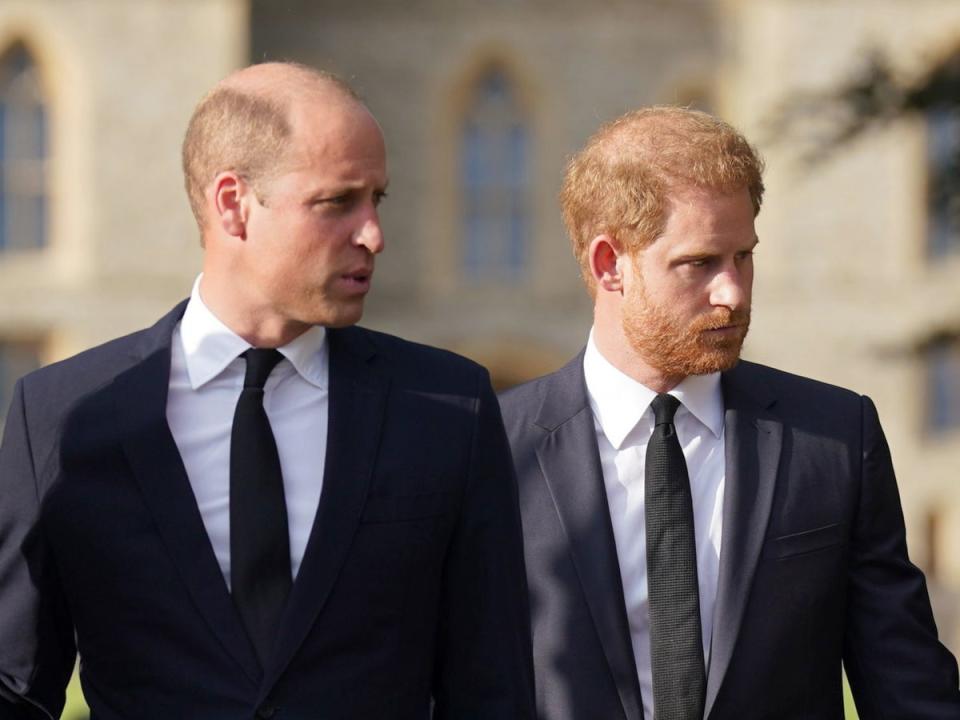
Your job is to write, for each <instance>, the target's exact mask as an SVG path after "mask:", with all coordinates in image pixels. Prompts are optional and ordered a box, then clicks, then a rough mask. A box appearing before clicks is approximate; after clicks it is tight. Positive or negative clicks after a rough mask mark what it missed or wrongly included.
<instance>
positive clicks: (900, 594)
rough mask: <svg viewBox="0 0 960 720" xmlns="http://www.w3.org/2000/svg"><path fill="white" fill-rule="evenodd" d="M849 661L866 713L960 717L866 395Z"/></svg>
mask: <svg viewBox="0 0 960 720" xmlns="http://www.w3.org/2000/svg"><path fill="white" fill-rule="evenodd" d="M861 404H862V426H861V427H862V441H863V451H862V457H861V477H860V497H859V505H858V508H857V516H856V519H855V521H854V525H853V531H852V540H851V542H852V546H851V555H850V576H849V577H850V581H849V601H848V604H847V608H848V610H847V625H846V633H845V636H844V665H845V667H846V671H847V676H848V678H849V680H850V685H851V688H852V690H853V694H854V699H855V701H856V704H857V711H858V713H859V714H860V717H862V718H886V719H889V720H893V719H894V718H897V719H899V718H902V719H903V720H906V719H907V718H910V720H923V719H931V720H932V719H934V718H937V719H940V718H943V719H944V720H945V719H946V718H951V719H952V720H956V719H957V718H960V691H958V676H957V663H956V660H954V658H953V656H951V654H950V652H949V651H948V650H947V649H946V648H945V647H944V646H943V645H942V644H941V643H940V642H939V641H938V639H937V628H936V625H935V624H934V620H933V613H932V612H931V610H930V600H929V598H928V595H927V588H926V583H925V581H924V578H923V574H922V573H921V572H920V570H919V569H917V568H916V567H915V566H914V565H913V564H912V563H911V562H910V560H909V558H908V557H907V544H906V533H905V530H904V522H903V512H902V510H901V506H900V496H899V493H898V491H897V482H896V478H895V476H894V472H893V464H892V461H891V458H890V451H889V449H888V447H887V442H886V439H885V438H884V435H883V430H882V429H881V427H880V420H879V418H878V417H877V410H876V408H875V407H874V405H873V402H871V400H870V399H869V398H862V400H861Z"/></svg>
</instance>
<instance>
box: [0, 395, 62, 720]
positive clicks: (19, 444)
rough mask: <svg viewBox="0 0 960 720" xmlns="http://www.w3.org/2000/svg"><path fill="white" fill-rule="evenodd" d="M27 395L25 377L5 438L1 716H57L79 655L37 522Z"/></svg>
mask: <svg viewBox="0 0 960 720" xmlns="http://www.w3.org/2000/svg"><path fill="white" fill-rule="evenodd" d="M25 394H26V392H25V389H24V383H23V380H21V381H20V382H18V383H17V385H16V388H15V389H14V393H13V400H12V403H11V406H10V410H9V413H8V415H7V421H6V428H5V431H4V436H3V442H2V444H0V717H3V718H8V717H9V718H11V720H26V719H27V718H47V717H49V718H57V717H59V716H60V712H61V710H62V709H63V704H64V692H65V688H66V686H67V682H68V681H69V679H70V673H71V672H72V670H73V665H74V660H75V654H76V651H75V646H74V640H73V630H72V626H71V623H70V620H69V617H68V614H67V611H66V603H65V602H64V599H63V597H62V594H61V592H60V588H59V583H58V581H57V579H56V568H55V567H54V562H53V558H52V557H51V555H50V552H49V548H48V547H47V544H46V542H45V540H44V537H43V533H42V531H41V529H40V525H39V518H40V510H41V497H40V493H39V491H38V483H37V474H36V472H35V467H34V460H33V458H34V456H33V452H32V447H31V438H30V433H29V429H28V421H27V403H26V398H25Z"/></svg>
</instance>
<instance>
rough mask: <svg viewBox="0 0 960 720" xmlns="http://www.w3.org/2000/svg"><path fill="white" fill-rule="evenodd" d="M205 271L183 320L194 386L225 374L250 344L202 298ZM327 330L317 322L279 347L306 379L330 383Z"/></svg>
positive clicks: (185, 350)
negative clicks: (214, 312)
mask: <svg viewBox="0 0 960 720" xmlns="http://www.w3.org/2000/svg"><path fill="white" fill-rule="evenodd" d="M202 277H203V274H202V273H201V274H200V275H199V276H198V277H197V279H196V281H194V283H193V291H192V292H191V293H190V301H189V302H188V303H187V308H186V310H185V311H184V313H183V318H182V319H181V320H180V341H181V343H182V345H183V353H184V356H185V357H186V363H187V376H188V377H189V378H190V386H191V387H192V388H193V389H194V390H196V389H197V388H199V387H201V386H203V385H205V384H206V383H208V382H210V380H212V379H213V378H215V377H217V376H218V375H219V374H220V373H222V372H223V371H224V370H225V369H226V367H227V366H228V365H229V364H230V363H231V362H233V361H234V360H235V359H236V358H237V357H238V356H239V355H240V354H241V353H242V352H244V351H245V350H248V349H249V348H250V347H252V346H251V345H250V343H248V342H247V341H246V340H244V339H243V338H242V337H240V336H239V335H237V334H236V333H235V332H233V330H231V329H230V328H228V327H227V326H226V325H224V324H223V322H221V320H220V319H219V318H218V317H217V316H216V315H214V314H213V312H212V311H211V310H210V308H208V307H207V305H206V304H205V303H204V302H203V298H201V297H200V279H201V278H202ZM326 338H327V335H326V330H325V329H324V328H323V327H321V326H319V325H314V326H313V327H311V328H310V329H309V330H307V331H306V332H305V333H303V334H301V335H299V336H298V337H296V338H295V339H294V340H292V341H291V342H289V343H287V344H286V345H284V346H283V347H280V348H277V349H278V350H279V351H280V353H281V354H282V355H283V356H284V357H285V358H287V360H289V361H290V363H291V364H292V365H293V367H294V368H295V369H296V371H297V372H298V373H299V374H300V375H301V376H302V377H303V379H304V380H306V381H307V382H309V383H310V384H311V385H315V386H317V387H319V388H326V386H327V343H326Z"/></svg>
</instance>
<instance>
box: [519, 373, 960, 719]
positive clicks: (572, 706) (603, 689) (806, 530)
mask: <svg viewBox="0 0 960 720" xmlns="http://www.w3.org/2000/svg"><path fill="white" fill-rule="evenodd" d="M722 389H723V400H724V405H725V408H726V410H725V416H724V429H725V439H724V442H725V449H726V485H725V494H724V507H723V537H722V542H721V552H720V572H719V578H718V589H717V599H716V605H715V615H714V623H713V628H714V629H713V638H712V644H711V651H710V661H709V666H708V668H707V695H706V709H705V712H704V717H705V718H708V719H709V720H755V719H763V720H801V719H803V720H811V719H813V718H816V719H823V720H826V719H828V718H829V719H831V720H833V719H836V718H841V717H843V699H842V691H841V672H840V670H841V662H842V663H843V665H844V666H845V667H846V671H847V675H848V676H849V679H850V683H851V685H852V687H853V690H854V694H855V697H856V701H857V707H858V709H859V712H860V718H861V720H874V719H875V718H883V719H884V720H894V719H896V720H923V719H930V720H932V719H934V718H936V719H938V720H946V719H947V718H950V720H958V719H960V692H958V690H957V685H958V680H957V664H956V662H955V660H954V659H953V657H952V656H951V655H950V653H949V652H948V651H947V650H946V649H945V648H944V647H943V646H942V645H941V644H940V643H939V642H938V640H937V631H936V627H935V625H934V621H933V617H932V615H931V612H930V603H929V600H928V598H927V591H926V587H925V583H924V579H923V576H922V574H921V573H920V571H919V570H917V568H916V567H914V566H913V565H912V564H911V563H910V561H909V560H908V558H907V549H906V542H905V539H904V526H903V516H902V513H901V509H900V499H899V495H898V493H897V486H896V480H895V478H894V473H893V466H892V464H891V460H890V454H889V451H888V449H887V444H886V441H885V439H884V436H883V431H882V430H881V428H880V422H879V420H878V418H877V413H876V409H875V408H874V406H873V403H872V402H871V401H870V400H869V399H868V398H866V397H861V396H859V395H856V394H854V393H852V392H849V391H847V390H842V389H840V388H836V387H832V386H829V385H825V384H823V383H818V382H814V381H812V380H808V379H805V378H800V377H797V376H794V375H789V374H787V373H783V372H779V371H776V370H773V369H770V368H767V367H763V366H760V365H755V364H753V363H749V362H740V363H739V364H738V365H737V366H736V367H735V368H734V369H733V370H731V371H730V372H727V373H724V374H723V377H722ZM501 405H502V409H503V415H504V422H505V424H506V427H507V435H508V437H509V438H510V443H511V445H512V447H513V456H514V462H515V464H516V469H517V476H518V482H519V485H520V505H521V513H522V516H523V534H524V544H525V556H526V568H527V574H528V582H529V586H530V604H531V611H532V618H533V621H532V631H533V647H534V665H535V685H536V695H537V710H538V718H540V720H597V719H598V718H603V720H641V718H643V707H642V702H641V698H640V687H639V683H638V681H637V671H636V666H635V663H634V657H633V648H632V646H631V640H630V628H629V625H628V622H627V616H626V609H625V607H624V601H623V588H622V584H621V578H620V571H619V565H618V561H617V551H616V546H615V544H614V536H613V531H612V527H611V523H610V513H609V510H608V508H607V498H606V493H605V490H604V484H603V475H602V472H601V468H600V458H599V453H598V450H597V440H596V434H595V430H594V422H593V413H592V411H591V409H590V404H589V399H588V397H587V391H586V386H585V382H584V377H583V356H582V354H581V355H580V356H579V357H577V358H575V359H574V360H573V361H572V362H571V363H570V364H568V365H567V366H566V367H565V368H563V369H562V370H559V371H558V372H556V373H554V374H552V375H548V376H546V377H544V378H541V379H539V380H535V381H533V382H531V383H528V384H526V385H522V386H520V387H518V388H515V389H513V390H510V391H508V392H507V393H505V394H504V395H503V396H502V397H501ZM647 720H650V718H647Z"/></svg>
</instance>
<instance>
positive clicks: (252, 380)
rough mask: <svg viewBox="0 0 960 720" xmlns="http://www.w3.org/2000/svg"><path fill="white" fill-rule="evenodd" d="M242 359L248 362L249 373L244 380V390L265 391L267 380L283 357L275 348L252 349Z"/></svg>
mask: <svg viewBox="0 0 960 720" xmlns="http://www.w3.org/2000/svg"><path fill="white" fill-rule="evenodd" d="M240 357H242V358H245V359H246V361H247V373H246V375H244V378H243V387H244V389H247V388H252V389H255V390H263V386H264V384H265V383H266V382H267V378H268V377H270V373H271V372H272V371H273V368H275V367H276V366H277V363H278V362H280V361H281V360H283V355H281V354H280V353H279V351H277V350H274V349H273V348H250V349H249V350H247V351H246V352H245V353H243V354H242V355H241V356H240Z"/></svg>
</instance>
